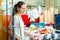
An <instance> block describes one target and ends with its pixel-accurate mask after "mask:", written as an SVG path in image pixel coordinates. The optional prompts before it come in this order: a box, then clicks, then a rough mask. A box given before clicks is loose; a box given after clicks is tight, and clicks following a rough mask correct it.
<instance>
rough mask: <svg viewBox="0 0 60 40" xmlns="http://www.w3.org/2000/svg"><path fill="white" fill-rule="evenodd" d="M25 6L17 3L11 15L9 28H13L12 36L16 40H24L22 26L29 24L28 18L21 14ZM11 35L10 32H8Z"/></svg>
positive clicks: (20, 2) (22, 3)
mask: <svg viewBox="0 0 60 40" xmlns="http://www.w3.org/2000/svg"><path fill="white" fill-rule="evenodd" d="M26 7H27V5H26V4H25V3H24V2H22V1H19V2H18V3H17V4H15V6H14V9H13V14H12V22H11V23H10V27H14V35H15V38H16V39H17V40H24V26H27V25H28V24H29V23H30V22H29V19H28V16H27V15H26V14H23V13H24V11H25V9H26ZM10 34H12V31H11V32H10Z"/></svg>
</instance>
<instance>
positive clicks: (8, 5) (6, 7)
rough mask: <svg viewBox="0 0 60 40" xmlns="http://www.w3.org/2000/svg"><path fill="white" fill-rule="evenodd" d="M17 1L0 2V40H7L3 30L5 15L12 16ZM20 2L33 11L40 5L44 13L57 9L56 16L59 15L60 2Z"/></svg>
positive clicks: (46, 0) (35, 0)
mask: <svg viewBox="0 0 60 40" xmlns="http://www.w3.org/2000/svg"><path fill="white" fill-rule="evenodd" d="M18 1H20V0H0V40H7V33H6V32H5V30H4V27H6V26H7V25H6V22H7V21H6V20H7V18H6V16H5V15H11V14H12V9H13V6H14V4H15V3H17V2H18ZM21 1H24V2H25V3H26V4H27V5H28V7H29V8H28V9H34V8H36V7H37V6H39V5H40V6H41V7H42V10H43V11H44V10H46V9H48V8H49V7H53V8H56V9H57V12H56V14H60V0H21ZM7 11H8V12H7ZM3 15H4V16H3ZM2 16H3V17H2ZM3 18H5V19H4V20H5V21H6V22H5V21H4V20H3ZM9 18H10V16H9ZM8 20H9V19H8Z"/></svg>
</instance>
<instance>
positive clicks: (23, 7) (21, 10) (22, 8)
mask: <svg viewBox="0 0 60 40" xmlns="http://www.w3.org/2000/svg"><path fill="white" fill-rule="evenodd" d="M26 7H27V5H26V4H23V5H22V6H21V8H19V9H18V12H19V13H23V12H24V11H25V9H26Z"/></svg>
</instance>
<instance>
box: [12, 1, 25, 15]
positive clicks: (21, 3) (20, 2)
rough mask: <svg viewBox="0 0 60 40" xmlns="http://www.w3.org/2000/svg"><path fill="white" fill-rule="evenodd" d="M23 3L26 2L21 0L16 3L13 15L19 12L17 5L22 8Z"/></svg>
mask: <svg viewBox="0 0 60 40" xmlns="http://www.w3.org/2000/svg"><path fill="white" fill-rule="evenodd" d="M23 4H25V3H24V2H23V1H19V2H18V3H17V4H15V6H14V8H13V12H12V16H14V15H15V14H16V13H17V12H18V10H17V7H18V8H21V6H22V5H23Z"/></svg>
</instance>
